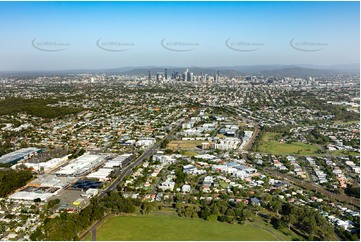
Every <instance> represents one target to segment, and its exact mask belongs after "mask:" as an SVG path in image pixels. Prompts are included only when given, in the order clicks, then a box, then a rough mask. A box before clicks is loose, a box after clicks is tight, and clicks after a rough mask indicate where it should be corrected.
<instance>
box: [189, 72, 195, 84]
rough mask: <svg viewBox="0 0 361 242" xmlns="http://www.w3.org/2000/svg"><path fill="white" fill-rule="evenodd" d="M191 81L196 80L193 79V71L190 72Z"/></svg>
mask: <svg viewBox="0 0 361 242" xmlns="http://www.w3.org/2000/svg"><path fill="white" fill-rule="evenodd" d="M189 81H190V82H192V81H194V80H193V73H192V72H191V74H190V78H189Z"/></svg>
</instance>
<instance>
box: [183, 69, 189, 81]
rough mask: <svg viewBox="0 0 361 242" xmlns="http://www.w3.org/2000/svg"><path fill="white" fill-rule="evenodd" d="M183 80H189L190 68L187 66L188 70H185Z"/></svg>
mask: <svg viewBox="0 0 361 242" xmlns="http://www.w3.org/2000/svg"><path fill="white" fill-rule="evenodd" d="M183 81H188V68H187V69H186V71H185V72H184V78H183Z"/></svg>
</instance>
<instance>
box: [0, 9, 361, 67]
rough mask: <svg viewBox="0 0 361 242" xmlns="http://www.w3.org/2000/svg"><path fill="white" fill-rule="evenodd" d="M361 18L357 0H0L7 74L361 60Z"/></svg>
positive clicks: (1, 59)
mask: <svg viewBox="0 0 361 242" xmlns="http://www.w3.org/2000/svg"><path fill="white" fill-rule="evenodd" d="M359 15H360V7H359V2H0V33H1V38H0V71H4V70H63V69H79V68H86V69H95V68H116V67H123V66H145V65H152V66H153V65H155V66H162V65H163V66H164V65H173V66H204V67H206V66H229V65H257V64H316V65H332V64H350V63H359V59H360V55H359V53H360V37H359V36H360V30H359V29H360V23H359V19H360V16H359ZM98 40H99V41H98ZM162 40H163V45H162V44H161V42H162ZM227 40H228V41H227ZM292 40H293V41H292ZM97 41H98V43H97ZM175 42H176V43H175ZM226 42H227V43H226ZM49 50H59V51H49ZM109 50H124V51H109Z"/></svg>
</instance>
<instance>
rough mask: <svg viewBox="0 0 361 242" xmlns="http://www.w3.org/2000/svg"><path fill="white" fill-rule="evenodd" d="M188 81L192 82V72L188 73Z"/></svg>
mask: <svg viewBox="0 0 361 242" xmlns="http://www.w3.org/2000/svg"><path fill="white" fill-rule="evenodd" d="M187 81H189V82H190V81H192V79H191V73H190V72H187Z"/></svg>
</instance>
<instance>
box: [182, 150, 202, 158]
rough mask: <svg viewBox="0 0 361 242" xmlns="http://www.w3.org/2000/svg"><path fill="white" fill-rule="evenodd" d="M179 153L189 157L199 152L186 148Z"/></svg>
mask: <svg viewBox="0 0 361 242" xmlns="http://www.w3.org/2000/svg"><path fill="white" fill-rule="evenodd" d="M180 154H182V155H185V156H189V157H192V156H197V155H199V154H198V153H196V152H193V151H188V150H184V151H183V152H180Z"/></svg>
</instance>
